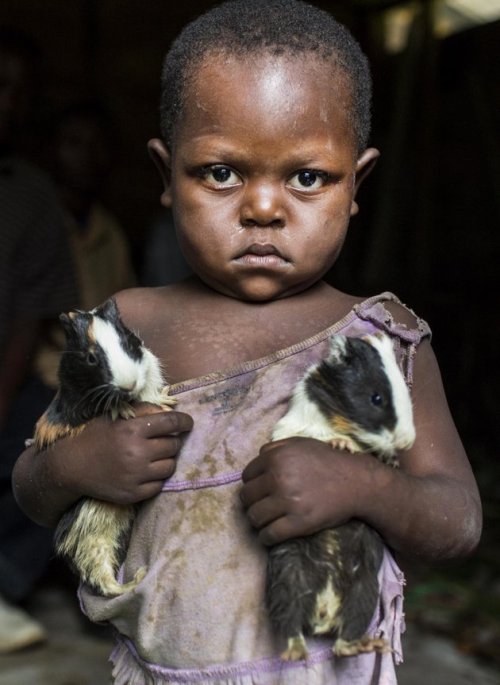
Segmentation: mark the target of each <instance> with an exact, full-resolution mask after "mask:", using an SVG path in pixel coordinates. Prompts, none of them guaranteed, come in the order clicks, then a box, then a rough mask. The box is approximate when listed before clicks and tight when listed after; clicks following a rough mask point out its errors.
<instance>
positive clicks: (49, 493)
mask: <svg viewBox="0 0 500 685" xmlns="http://www.w3.org/2000/svg"><path fill="white" fill-rule="evenodd" d="M152 412H158V409H157V408H155V407H152V406H150V405H147V406H146V405H142V406H138V407H137V415H138V416H137V418H132V419H128V420H123V419H118V420H117V421H110V420H108V419H104V418H97V419H93V420H92V421H90V422H89V423H88V425H87V426H86V427H85V428H84V430H83V431H82V432H81V433H80V434H78V435H76V436H74V437H71V438H64V439H62V440H59V441H57V442H55V443H54V444H53V445H51V446H50V447H49V448H48V449H47V450H45V451H44V452H41V453H40V454H36V453H35V451H34V449H33V448H29V449H27V450H25V452H23V454H22V455H21V456H20V458H19V459H18V461H17V463H16V465H15V468H14V474H13V485H14V493H15V495H16V499H17V500H18V503H19V505H20V506H21V508H22V509H23V510H24V511H25V513H26V514H27V515H28V516H30V518H32V519H33V520H34V521H36V522H37V523H40V524H41V525H46V526H54V525H55V524H56V523H57V521H58V520H59V518H60V516H61V514H62V513H63V512H64V511H65V510H66V509H68V507H69V506H71V505H72V504H74V502H76V501H77V500H78V499H79V498H80V497H94V498H96V499H102V500H107V501H111V502H115V503H117V504H133V503H135V502H140V501H142V500H144V499H148V498H150V497H153V496H154V495H156V494H158V493H159V492H160V491H161V488H162V484H163V482H164V480H165V479H166V478H170V476H172V474H173V472H174V470H175V457H176V455H177V453H178V451H179V449H180V447H181V442H182V434H183V433H185V432H187V431H190V430H191V428H192V426H193V420H192V418H191V417H190V416H189V415H187V414H184V413H182V412H177V411H169V412H163V411H162V412H160V413H152ZM143 413H145V415H142V416H139V414H143Z"/></svg>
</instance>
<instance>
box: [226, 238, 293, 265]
mask: <svg viewBox="0 0 500 685" xmlns="http://www.w3.org/2000/svg"><path fill="white" fill-rule="evenodd" d="M235 261H236V262H238V263H239V264H246V265H248V266H265V267H283V266H287V265H288V264H289V263H290V262H289V260H288V259H287V258H286V257H285V256H283V255H282V254H281V252H280V251H279V250H278V248H277V247H275V246H274V245H271V244H270V243H265V244H264V243H253V244H252V245H249V246H248V247H246V248H245V249H244V250H243V251H242V252H240V253H239V254H238V255H237V256H236V258H235Z"/></svg>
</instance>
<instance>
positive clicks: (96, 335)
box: [34, 299, 175, 596]
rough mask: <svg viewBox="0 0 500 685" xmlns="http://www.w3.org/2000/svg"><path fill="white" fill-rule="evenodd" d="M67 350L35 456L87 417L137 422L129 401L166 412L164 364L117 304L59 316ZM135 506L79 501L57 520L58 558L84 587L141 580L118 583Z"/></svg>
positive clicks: (106, 591)
mask: <svg viewBox="0 0 500 685" xmlns="http://www.w3.org/2000/svg"><path fill="white" fill-rule="evenodd" d="M60 321H61V323H62V326H63V329H64V333H65V337H66V348H65V350H64V351H63V353H62V356H61V360H60V363H59V369H58V376H59V388H58V390H57V393H56V395H55V397H54V399H53V400H52V402H51V403H50V405H49V406H48V408H47V410H46V411H45V413H44V414H43V415H42V416H41V418H40V419H39V420H38V422H37V424H36V426H35V435H34V444H35V447H36V449H37V450H38V451H40V450H42V449H44V448H46V447H48V446H49V445H51V444H53V443H54V442H55V441H56V440H59V439H60V438H62V437H65V436H67V435H77V434H78V433H80V432H81V431H82V430H84V429H85V426H86V424H87V423H88V421H90V419H92V418H94V417H96V416H101V415H107V416H109V417H110V418H111V419H113V420H116V419H117V418H118V417H122V418H124V419H128V418H131V417H133V416H134V408H133V406H132V402H149V403H151V404H154V405H157V406H159V407H160V408H161V409H163V410H168V409H170V408H171V405H173V404H175V400H174V399H173V398H171V397H169V396H168V387H167V386H166V385H165V382H164V380H163V375H162V370H161V365H160V362H159V360H158V359H157V358H156V357H155V355H154V354H153V353H152V352H151V351H150V350H149V349H147V348H146V347H145V346H144V344H143V343H142V341H141V340H140V339H139V338H138V337H137V335H135V333H134V332H133V331H131V330H130V329H129V328H127V327H126V326H125V325H124V323H123V322H122V320H121V319H120V316H119V313H118V308H117V306H116V302H115V300H114V299H110V300H107V301H106V302H105V303H104V304H103V305H101V306H99V307H96V308H95V309H93V310H91V311H88V312H85V311H79V310H76V311H73V312H70V313H69V314H61V316H60ZM135 513H136V507H135V506H133V505H130V506H122V505H118V504H112V503H111V502H104V501H101V500H96V499H92V498H85V497H84V498H82V499H81V500H79V501H78V502H77V503H76V504H75V505H74V506H73V507H71V508H70V509H69V510H68V511H67V512H66V513H65V514H64V515H63V516H62V518H61V520H60V521H59V523H58V525H57V528H56V532H55V549H56V552H57V553H58V554H59V555H61V556H62V557H64V558H66V560H67V561H69V563H70V564H71V565H72V566H73V568H74V569H75V570H76V572H77V573H78V574H79V576H80V578H81V580H82V581H84V582H85V583H87V584H88V585H90V586H91V587H92V588H93V589H94V590H95V591H96V592H99V593H100V594H102V595H105V596H115V595H120V594H123V593H124V592H127V591H129V590H131V589H133V588H134V587H136V585H137V584H138V583H139V582H140V580H142V578H143V577H144V575H145V573H146V569H145V568H139V569H138V570H137V572H136V573H135V576H134V578H133V580H131V581H130V582H128V583H124V584H120V583H119V582H118V581H117V580H116V574H117V571H118V568H119V566H120V564H121V562H122V561H123V557H124V554H125V550H126V545H127V542H128V537H129V535H130V530H131V527H132V523H133V521H134V517H135Z"/></svg>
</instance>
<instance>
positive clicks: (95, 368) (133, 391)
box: [60, 299, 147, 400]
mask: <svg viewBox="0 0 500 685" xmlns="http://www.w3.org/2000/svg"><path fill="white" fill-rule="evenodd" d="M60 320H61V323H62V325H63V328H64V332H65V334H66V350H65V353H64V354H63V358H62V360H61V367H60V377H61V382H63V381H64V378H67V377H70V378H71V382H72V384H73V385H74V386H76V387H80V388H81V389H82V390H84V389H87V388H91V387H94V388H95V387H97V386H101V388H102V389H104V388H105V387H106V388H107V390H108V391H113V392H114V393H115V394H117V395H120V397H121V399H129V400H133V399H136V398H137V397H138V395H139V394H140V392H141V391H142V390H143V388H144V385H145V383H146V375H147V374H146V370H145V369H144V355H143V344H142V341H141V340H140V339H139V338H138V337H137V335H135V333H133V331H131V330H130V329H129V328H127V327H126V326H125V325H124V324H123V322H122V320H121V319H120V316H119V313H118V309H117V307H116V303H115V301H114V300H112V299H111V300H108V301H107V302H105V303H104V304H103V305H101V306H100V307H97V308H95V309H93V310H92V311H90V312H82V311H75V312H71V313H69V314H62V315H61V317H60Z"/></svg>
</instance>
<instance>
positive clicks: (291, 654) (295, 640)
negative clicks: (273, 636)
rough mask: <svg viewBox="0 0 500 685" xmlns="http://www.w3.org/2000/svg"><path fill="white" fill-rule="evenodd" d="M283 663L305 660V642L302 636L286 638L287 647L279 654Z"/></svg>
mask: <svg viewBox="0 0 500 685" xmlns="http://www.w3.org/2000/svg"><path fill="white" fill-rule="evenodd" d="M281 658H282V659H283V661H301V660H303V659H307V647H306V641H305V640H304V636H303V635H296V636H295V637H289V638H288V646H287V648H286V649H285V651H284V652H283V653H282V654H281Z"/></svg>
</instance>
